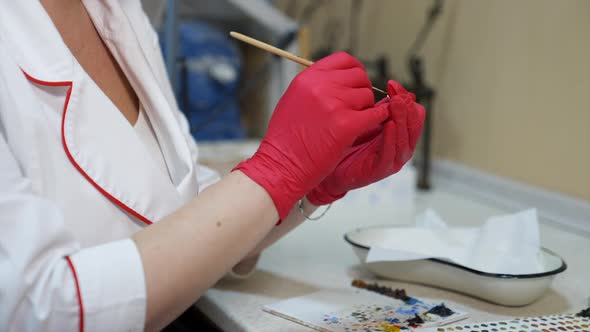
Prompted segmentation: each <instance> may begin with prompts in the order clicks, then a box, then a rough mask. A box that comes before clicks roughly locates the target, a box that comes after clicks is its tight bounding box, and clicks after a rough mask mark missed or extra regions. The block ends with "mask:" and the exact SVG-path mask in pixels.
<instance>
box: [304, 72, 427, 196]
mask: <svg viewBox="0 0 590 332" xmlns="http://www.w3.org/2000/svg"><path fill="white" fill-rule="evenodd" d="M387 92H388V93H389V96H390V99H387V98H386V99H384V100H382V101H380V102H379V103H377V105H376V107H377V108H379V107H381V106H383V105H385V106H386V107H388V108H389V111H390V112H391V120H389V121H387V122H386V123H385V124H382V125H379V126H376V127H375V128H372V129H371V130H369V131H367V132H366V133H364V134H363V135H362V136H361V137H359V139H357V140H356V141H355V143H354V144H353V145H352V146H351V147H350V148H348V149H347V151H346V153H345V154H344V157H343V158H342V161H341V162H340V163H339V164H338V166H337V167H336V168H335V169H334V171H333V172H332V173H331V174H330V175H328V176H327V177H326V178H325V179H324V180H323V181H322V183H320V185H318V186H317V187H316V188H314V189H313V190H312V191H311V192H310V193H309V194H308V195H307V199H308V200H309V202H310V203H312V204H314V205H323V204H329V203H332V202H334V201H335V200H337V199H339V198H341V197H343V196H344V195H346V193H347V192H348V191H349V190H353V189H357V188H361V187H364V186H366V185H369V184H371V183H373V182H377V181H379V180H382V179H384V178H386V177H388V176H390V175H392V174H394V173H397V172H398V171H399V170H400V169H401V168H402V166H403V165H404V164H405V163H406V162H407V161H408V160H410V158H411V157H412V154H413V153H414V149H415V148H416V143H417V142H418V139H419V138H420V134H421V132H422V124H423V123H424V116H425V113H424V108H423V107H422V106H421V105H420V104H418V103H416V102H415V100H416V97H415V96H414V94H412V93H409V92H408V91H406V89H404V88H403V87H402V86H401V85H400V84H399V83H397V82H395V81H389V83H388V84H387Z"/></svg>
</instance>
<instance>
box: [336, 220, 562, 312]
mask: <svg viewBox="0 0 590 332" xmlns="http://www.w3.org/2000/svg"><path fill="white" fill-rule="evenodd" d="M395 228H396V227H395V226H377V227H366V228H359V229H355V230H353V231H350V232H348V233H346V234H345V235H344V240H345V241H346V242H348V243H349V244H350V245H351V246H352V248H353V250H354V252H355V254H356V255H357V256H358V257H359V259H360V260H361V262H362V263H363V264H364V265H365V266H366V268H367V269H368V270H369V271H371V272H373V273H374V274H376V275H378V276H380V277H384V278H388V279H396V280H402V281H406V282H412V283H419V284H424V285H430V286H435V287H439V288H444V289H449V290H453V291H456V292H459V293H463V294H468V295H471V296H475V297H478V298H480V299H484V300H487V301H490V302H493V303H497V304H501V305H505V306H523V305H527V304H530V303H532V302H534V301H535V300H537V299H539V298H540V297H541V296H543V294H544V293H545V291H546V290H547V289H548V288H549V286H550V285H551V282H552V281H553V278H554V277H555V275H557V274H558V273H561V272H563V271H565V270H566V268H567V265H566V264H565V262H564V261H563V259H562V258H561V257H559V256H558V255H556V254H555V253H553V252H551V251H549V250H547V249H545V248H542V262H543V266H544V268H545V270H544V271H543V272H540V273H535V274H516V275H515V274H494V273H487V272H482V271H477V270H474V269H470V268H468V267H465V266H462V265H458V264H455V263H451V262H448V261H444V260H440V259H436V258H431V259H422V260H415V261H404V262H375V263H366V258H367V254H368V253H369V248H370V247H371V246H373V245H378V244H379V243H380V241H383V240H384V239H385V238H386V237H388V236H395Z"/></svg>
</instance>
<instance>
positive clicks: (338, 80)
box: [234, 52, 389, 219]
mask: <svg viewBox="0 0 590 332" xmlns="http://www.w3.org/2000/svg"><path fill="white" fill-rule="evenodd" d="M373 104H374V99H373V92H372V91H371V82H370V81H369V79H368V77H367V74H366V72H365V70H364V69H363V66H362V64H361V63H360V62H359V61H358V60H356V59H355V58H353V57H352V56H350V55H348V54H346V53H343V52H340V53H336V54H333V55H331V56H328V57H326V58H324V59H322V60H320V61H318V62H316V63H315V64H313V65H312V66H310V67H309V68H308V69H306V70H304V71H303V72H301V73H300V74H299V75H298V76H297V77H296V78H295V79H294V80H293V82H292V83H291V85H290V86H289V88H288V89H287V91H286V92H285V94H284V95H283V97H282V98H281V100H280V101H279V103H278V104H277V107H276V108H275V111H274V113H273V115H272V118H271V120H270V123H269V127H268V131H267V133H266V136H265V137H264V139H263V140H262V142H261V144H260V147H259V148H258V151H257V152H256V153H255V154H254V156H252V158H250V159H248V160H246V161H244V162H242V163H240V164H239V165H238V166H236V168H235V169H234V170H240V171H242V172H243V173H244V174H246V175H247V176H248V177H249V178H251V179H252V180H254V181H255V182H256V183H258V184H259V185H261V186H262V187H263V188H264V189H265V190H266V191H267V192H268V194H269V195H270V197H271V198H272V200H273V202H274V204H275V207H276V208H277V211H278V213H279V217H280V218H281V219H284V218H285V217H286V216H287V214H288V213H289V211H290V210H291V208H292V207H293V206H294V205H295V203H296V202H297V200H299V199H300V198H301V197H303V196H304V195H305V194H306V193H308V192H309V191H310V190H311V189H312V188H314V187H315V186H317V185H318V184H319V183H320V181H322V179H324V177H326V176H327V175H328V174H329V173H330V172H331V171H332V170H333V169H334V167H335V166H336V165H337V164H338V162H339V161H340V160H341V159H342V155H343V153H344V152H345V149H347V148H348V147H350V146H351V145H352V144H353V142H354V141H355V140H356V139H357V138H358V137H359V136H360V135H361V134H362V133H364V132H366V131H367V129H368V128H373V127H375V126H377V125H379V124H380V123H382V122H384V121H386V120H387V119H388V118H389V111H388V109H387V108H385V107H381V108H379V109H372V108H371V107H372V106H373Z"/></svg>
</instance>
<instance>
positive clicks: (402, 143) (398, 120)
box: [389, 96, 412, 164]
mask: <svg viewBox="0 0 590 332" xmlns="http://www.w3.org/2000/svg"><path fill="white" fill-rule="evenodd" d="M389 109H390V112H391V118H392V120H393V122H394V123H395V126H396V132H397V135H396V136H397V137H396V139H397V141H396V147H397V156H396V157H397V162H398V163H401V164H404V163H405V162H406V161H408V160H409V159H410V158H411V156H412V151H411V150H410V137H409V136H410V135H409V133H408V110H409V107H408V104H407V103H406V102H405V101H404V100H403V98H401V97H400V96H394V97H392V98H391V103H390V107H389Z"/></svg>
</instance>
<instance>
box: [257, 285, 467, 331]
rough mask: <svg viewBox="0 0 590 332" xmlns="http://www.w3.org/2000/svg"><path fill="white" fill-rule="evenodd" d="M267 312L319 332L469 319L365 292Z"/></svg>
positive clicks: (303, 300)
mask: <svg viewBox="0 0 590 332" xmlns="http://www.w3.org/2000/svg"><path fill="white" fill-rule="evenodd" d="M441 308H444V309H442V310H441ZM264 310H265V311H267V312H269V313H271V314H274V315H277V316H280V317H282V318H285V319H288V320H291V321H294V322H296V323H299V324H302V325H305V326H307V327H310V328H313V329H316V330H318V331H335V332H365V331H381V332H397V331H411V330H413V329H414V328H418V327H429V326H441V325H445V324H450V323H452V322H456V321H458V320H460V319H464V318H467V314H466V313H464V312H460V311H457V310H456V309H455V308H452V309H451V308H449V307H447V306H445V305H442V304H441V302H440V301H434V300H425V299H417V298H413V297H409V298H408V300H406V301H400V300H397V299H393V298H390V297H387V296H384V295H380V294H376V293H374V292H369V291H366V290H362V289H357V290H324V291H319V292H316V293H312V294H309V295H305V296H301V297H296V298H292V299H288V300H284V301H280V302H278V303H274V304H271V305H267V306H265V307H264Z"/></svg>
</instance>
